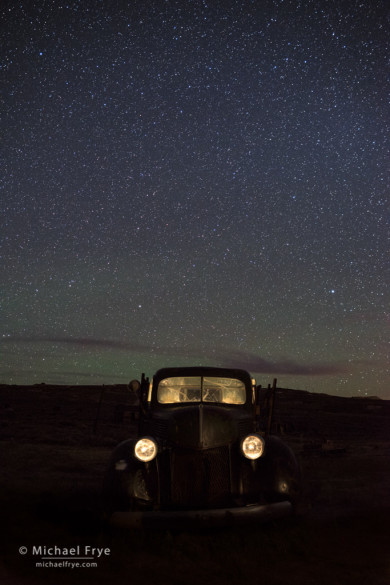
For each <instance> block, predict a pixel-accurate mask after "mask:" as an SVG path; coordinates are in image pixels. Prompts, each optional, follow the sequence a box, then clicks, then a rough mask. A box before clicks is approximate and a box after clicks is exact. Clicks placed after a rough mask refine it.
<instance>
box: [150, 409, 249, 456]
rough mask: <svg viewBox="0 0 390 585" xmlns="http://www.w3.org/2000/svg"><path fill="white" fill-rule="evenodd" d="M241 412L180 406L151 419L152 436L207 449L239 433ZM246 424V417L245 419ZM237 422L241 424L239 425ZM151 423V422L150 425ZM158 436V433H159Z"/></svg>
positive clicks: (220, 444) (177, 443) (226, 442)
mask: <svg viewBox="0 0 390 585" xmlns="http://www.w3.org/2000/svg"><path fill="white" fill-rule="evenodd" d="M242 418H243V417H242V411H241V412H240V413H238V412H237V413H235V412H234V411H232V409H231V408H229V409H224V408H223V407H222V408H221V407H220V406H209V405H205V404H199V405H194V406H185V407H183V406H180V407H177V408H172V409H169V412H165V413H161V415H160V416H159V417H158V419H159V420H155V421H154V422H155V423H156V424H155V429H156V438H161V439H165V440H167V441H168V442H169V443H170V444H171V445H178V446H180V447H182V448H192V449H210V448H214V447H220V446H222V445H227V444H229V443H232V442H234V441H235V440H236V439H237V438H238V437H239V435H240V433H239V429H240V428H241V427H242V422H245V417H244V421H243V420H242ZM247 422H248V425H246V426H249V425H250V420H249V419H248V421H247ZM240 423H241V424H240ZM153 426H154V425H153ZM159 435H160V436H159Z"/></svg>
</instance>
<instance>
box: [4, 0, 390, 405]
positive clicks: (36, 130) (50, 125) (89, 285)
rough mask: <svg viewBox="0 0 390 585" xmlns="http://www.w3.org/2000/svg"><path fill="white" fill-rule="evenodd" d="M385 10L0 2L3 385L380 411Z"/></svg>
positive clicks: (245, 2) (344, 4) (269, 1)
mask: <svg viewBox="0 0 390 585" xmlns="http://www.w3.org/2000/svg"><path fill="white" fill-rule="evenodd" d="M386 5H387V2H386V1H385V0H383V1H382V0H302V1H299V0H257V1H255V0H254V1H249V0H239V1H233V0H230V1H229V0H224V1H219V0H218V1H217V0H215V1H211V0H210V2H206V1H205V0H204V1H198V0H192V1H189V0H170V1H163V0H143V1H139V0H135V1H130V0H129V1H128V2H122V1H119V0H110V1H108V0H107V1H99V0H94V1H92V0H90V1H88V0H83V1H80V2H77V1H72V2H66V1H65V2H60V1H59V0H46V1H43V0H42V1H39V2H38V1H35V0H29V1H25V0H19V1H15V0H13V1H8V2H3V3H2V8H1V9H0V11H1V32H0V34H1V47H2V59H1V69H2V79H3V81H2V89H3V92H2V94H3V100H2V101H3V107H2V113H3V132H2V134H3V172H2V178H1V212H2V219H1V240H2V242H1V244H2V251H1V255H2V262H1V289H2V293H1V297H2V310H1V311H2V312H1V325H2V327H1V329H2V340H1V341H2V342H1V344H0V351H1V358H0V360H1V361H0V382H3V383H11V384H29V383H40V382H46V383H60V384H101V383H105V384H111V383H126V382H128V381H129V380H131V379H132V378H134V377H139V376H140V373H141V372H142V371H144V372H146V373H147V375H153V373H154V371H155V370H156V369H158V368H159V367H164V366H174V365H216V366H233V367H242V368H245V369H247V370H249V371H250V372H251V373H252V374H253V375H254V376H255V377H256V379H257V382H258V383H262V384H267V383H268V382H272V378H274V377H277V378H278V384H279V385H280V386H284V387H290V388H298V389H303V390H311V391H314V392H327V393H330V394H336V395H343V396H356V395H357V396H364V395H377V396H381V397H383V398H388V399H390V389H389V383H388V379H389V372H388V361H387V355H388V340H389V322H390V319H389V306H390V303H389V288H390V287H389V284H390V279H389V272H388V227H389V224H388V220H389V206H388V204H389V196H388V190H389V189H388V187H389V175H388V170H389V142H388V137H389V123H390V115H389V109H388V100H387V98H388V85H387V77H388V73H389V68H388V56H389V53H388V41H389V38H390V37H389V20H388V16H389V13H388V10H387V8H386Z"/></svg>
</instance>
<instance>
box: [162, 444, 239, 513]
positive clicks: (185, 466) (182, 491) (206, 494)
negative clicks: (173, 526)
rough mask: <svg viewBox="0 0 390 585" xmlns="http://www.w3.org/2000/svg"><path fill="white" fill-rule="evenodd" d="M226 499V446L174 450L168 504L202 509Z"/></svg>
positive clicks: (227, 456) (228, 486)
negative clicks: (201, 449)
mask: <svg viewBox="0 0 390 585" xmlns="http://www.w3.org/2000/svg"><path fill="white" fill-rule="evenodd" d="M229 500H230V457H229V447H220V448H217V449H207V450H204V451H195V450H188V449H186V450H176V451H174V452H173V453H172V456H171V504H172V505H174V506H177V507H188V508H203V507H206V508H207V507H213V506H218V505H219V506H224V505H227V504H228V502H229Z"/></svg>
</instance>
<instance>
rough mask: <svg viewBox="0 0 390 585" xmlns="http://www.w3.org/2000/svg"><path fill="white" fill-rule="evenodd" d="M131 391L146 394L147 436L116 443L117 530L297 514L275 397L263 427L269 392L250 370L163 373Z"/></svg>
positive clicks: (111, 485)
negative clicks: (275, 422) (277, 432)
mask: <svg viewBox="0 0 390 585" xmlns="http://www.w3.org/2000/svg"><path fill="white" fill-rule="evenodd" d="M275 385H276V380H275V381H274V386H275ZM129 386H130V387H131V389H132V390H133V391H136V392H137V393H138V396H139V405H140V411H139V417H138V418H139V420H138V433H137V436H136V437H135V438H131V439H128V440H125V441H124V442H122V443H121V444H120V445H118V446H117V448H116V449H115V450H114V452H113V454H112V457H111V460H110V463H109V467H108V471H107V473H106V476H105V480H104V489H103V493H104V503H105V510H106V513H107V516H108V517H109V519H110V522H111V523H113V524H116V525H128V526H137V525H147V524H148V523H155V522H157V523H159V522H161V521H163V522H166V521H169V520H172V521H175V520H176V521H184V522H186V523H187V522H193V521H195V522H196V523H199V522H200V523H203V524H207V525H209V524H211V525H219V524H229V523H240V522H247V521H253V520H254V521H262V520H263V519H268V518H270V517H271V518H273V517H279V516H283V515H286V514H288V513H290V512H291V511H292V508H293V506H294V503H295V501H296V500H297V498H298V496H299V491H300V471H299V465H298V463H297V460H296V458H295V456H294V454H293V452H292V451H291V449H290V448H289V447H288V446H287V445H286V444H284V443H283V442H282V441H281V439H280V438H278V437H276V436H273V435H271V434H270V432H269V430H270V426H271V425H270V420H271V417H272V403H273V399H271V400H268V406H267V410H268V416H267V418H266V420H265V421H264V418H265V417H264V413H261V412H260V411H261V405H260V402H261V399H260V394H261V391H260V388H261V387H256V384H255V381H254V380H253V379H251V377H250V375H249V373H248V372H246V371H244V370H238V369H223V368H214V367H189V368H188V367H182V368H164V369H160V370H159V371H158V372H157V373H156V374H155V376H153V378H152V380H151V381H150V383H149V379H147V378H145V377H144V375H143V376H142V380H141V382H138V381H136V380H134V381H133V382H131V383H130V385H129ZM274 391H275V388H273V392H274ZM269 392H271V398H272V396H273V395H272V390H271V391H270V390H268V393H269ZM270 403H271V407H270ZM262 414H263V415H262ZM262 427H264V428H262ZM267 427H268V428H267Z"/></svg>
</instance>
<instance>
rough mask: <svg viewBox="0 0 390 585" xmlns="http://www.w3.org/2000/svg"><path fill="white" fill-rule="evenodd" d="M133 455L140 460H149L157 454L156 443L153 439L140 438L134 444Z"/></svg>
mask: <svg viewBox="0 0 390 585" xmlns="http://www.w3.org/2000/svg"><path fill="white" fill-rule="evenodd" d="M134 455H135V456H136V457H137V459H139V460H140V461H151V460H152V459H154V458H155V457H156V455H157V445H156V443H155V442H154V441H153V439H149V438H144V439H140V440H139V441H137V442H136V444H135V447H134Z"/></svg>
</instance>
